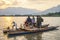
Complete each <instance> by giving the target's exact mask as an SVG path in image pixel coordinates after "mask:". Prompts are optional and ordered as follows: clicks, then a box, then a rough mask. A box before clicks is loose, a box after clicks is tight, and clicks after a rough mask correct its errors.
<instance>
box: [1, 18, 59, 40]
mask: <svg viewBox="0 0 60 40" xmlns="http://www.w3.org/2000/svg"><path fill="white" fill-rule="evenodd" d="M26 18H27V17H0V40H60V27H58V28H57V29H58V30H54V31H49V32H43V33H35V34H28V35H20V36H14V37H11V38H9V37H7V35H4V34H3V28H7V27H8V26H9V27H10V28H11V23H12V21H15V22H16V23H17V26H18V28H19V27H20V24H23V22H25V20H26ZM42 18H43V19H44V22H43V23H42V24H49V26H60V17H42Z"/></svg>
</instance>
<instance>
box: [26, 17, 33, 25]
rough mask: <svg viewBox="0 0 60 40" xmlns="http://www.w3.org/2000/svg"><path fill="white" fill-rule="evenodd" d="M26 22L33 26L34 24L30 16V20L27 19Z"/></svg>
mask: <svg viewBox="0 0 60 40" xmlns="http://www.w3.org/2000/svg"><path fill="white" fill-rule="evenodd" d="M26 22H27V23H28V24H29V25H31V24H32V19H31V18H30V16H28V18H27V20H26Z"/></svg>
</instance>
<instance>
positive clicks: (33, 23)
mask: <svg viewBox="0 0 60 40" xmlns="http://www.w3.org/2000/svg"><path fill="white" fill-rule="evenodd" d="M32 25H33V26H34V27H35V18H34V16H33V18H32Z"/></svg>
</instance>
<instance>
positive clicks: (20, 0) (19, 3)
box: [0, 0, 60, 11]
mask: <svg viewBox="0 0 60 40" xmlns="http://www.w3.org/2000/svg"><path fill="white" fill-rule="evenodd" d="M58 5H60V0H0V9H5V8H8V7H23V8H29V9H36V10H40V11H44V10H46V9H49V8H52V7H55V6H58Z"/></svg>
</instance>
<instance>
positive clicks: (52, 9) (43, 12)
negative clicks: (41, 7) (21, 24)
mask: <svg viewBox="0 0 60 40" xmlns="http://www.w3.org/2000/svg"><path fill="white" fill-rule="evenodd" d="M55 12H60V5H58V6H56V7H52V8H50V9H47V10H45V11H42V12H38V13H37V14H40V15H41V14H43V15H44V14H48V13H55Z"/></svg>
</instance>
